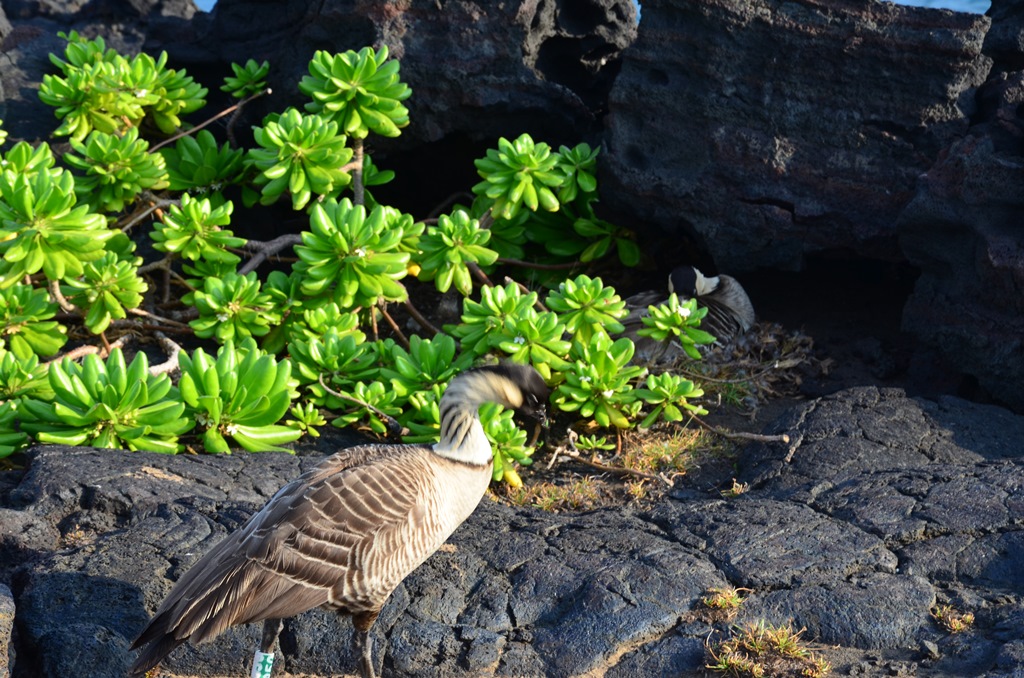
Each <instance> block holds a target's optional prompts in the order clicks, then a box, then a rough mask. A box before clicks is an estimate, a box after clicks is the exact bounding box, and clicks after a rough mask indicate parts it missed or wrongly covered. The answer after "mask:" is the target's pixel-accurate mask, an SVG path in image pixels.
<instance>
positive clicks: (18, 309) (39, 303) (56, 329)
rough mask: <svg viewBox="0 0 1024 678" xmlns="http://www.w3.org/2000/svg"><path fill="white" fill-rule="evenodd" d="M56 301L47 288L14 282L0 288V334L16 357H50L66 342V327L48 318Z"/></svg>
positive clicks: (55, 312) (25, 359) (55, 309)
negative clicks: (51, 297)
mask: <svg viewBox="0 0 1024 678" xmlns="http://www.w3.org/2000/svg"><path fill="white" fill-rule="evenodd" d="M55 315H57V304H55V303H53V302H51V301H50V296H49V295H48V294H47V293H46V290H41V289H37V288H33V287H31V286H30V285H21V284H16V285H14V286H12V287H8V288H6V289H4V288H0V337H2V338H3V340H4V342H6V344H7V346H8V347H9V349H10V352H11V354H13V355H15V356H17V358H18V359H19V360H22V361H30V360H35V359H36V356H44V357H46V356H52V355H54V354H56V353H57V351H59V350H60V348H61V347H62V346H63V345H64V344H65V342H67V340H68V338H67V330H66V329H65V328H64V326H63V325H61V324H59V323H58V322H56V321H54V320H50V319H51V318H53V317H54V316H55Z"/></svg>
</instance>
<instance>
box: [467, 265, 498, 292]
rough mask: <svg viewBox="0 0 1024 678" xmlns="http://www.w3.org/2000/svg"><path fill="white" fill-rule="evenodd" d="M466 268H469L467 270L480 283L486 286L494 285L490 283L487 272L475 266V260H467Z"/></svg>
mask: <svg viewBox="0 0 1024 678" xmlns="http://www.w3.org/2000/svg"><path fill="white" fill-rule="evenodd" d="M466 268H468V269H469V272H470V273H472V274H473V277H475V278H476V279H477V280H479V281H480V283H481V284H483V285H487V286H488V287H494V283H492V282H491V279H490V278H488V277H487V274H486V273H484V272H483V270H482V269H481V268H480V267H479V266H477V263H476V262H475V261H467V262H466Z"/></svg>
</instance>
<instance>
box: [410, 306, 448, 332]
mask: <svg viewBox="0 0 1024 678" xmlns="http://www.w3.org/2000/svg"><path fill="white" fill-rule="evenodd" d="M403 303H404V305H405V310H406V311H408V312H409V315H411V316H412V319H413V320H415V321H416V322H417V323H418V324H419V326H420V327H422V328H423V329H425V330H426V331H427V332H430V333H431V334H432V335H437V334H440V333H441V330H439V329H437V328H436V327H434V326H433V325H432V324H431V323H430V321H429V320H427V319H426V318H425V317H424V316H423V314H422V313H420V310H419V309H418V308H416V307H415V306H414V305H413V303H412V301H411V300H409V299H406V300H405V301H404V302H403Z"/></svg>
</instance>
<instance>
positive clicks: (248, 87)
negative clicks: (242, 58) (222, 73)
mask: <svg viewBox="0 0 1024 678" xmlns="http://www.w3.org/2000/svg"><path fill="white" fill-rule="evenodd" d="M231 70H232V71H233V72H234V76H231V75H229V76H227V77H225V78H224V84H223V85H221V88H220V89H221V91H222V92H227V93H228V94H230V95H231V96H233V97H235V98H236V99H244V98H246V97H249V96H252V95H253V94H256V93H257V92H262V91H263V90H265V89H266V88H267V80H266V77H267V74H268V73H270V63H269V62H267V61H264V62H263V63H261V64H258V63H256V60H255V59H249V60H248V61H246V62H245V65H244V66H240V65H239V64H236V63H232V64H231Z"/></svg>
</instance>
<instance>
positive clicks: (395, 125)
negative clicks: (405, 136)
mask: <svg viewBox="0 0 1024 678" xmlns="http://www.w3.org/2000/svg"><path fill="white" fill-rule="evenodd" d="M398 70H399V64H398V61H397V60H394V59H392V60H390V61H389V60H388V48H387V47H386V46H381V48H380V49H378V50H376V51H374V50H373V49H372V48H370V47H364V48H363V49H361V50H359V51H358V52H354V51H352V50H349V51H347V52H343V53H341V54H329V53H328V52H324V51H317V52H316V53H315V54H314V55H313V59H312V60H311V61H310V62H309V75H306V76H303V78H302V80H301V81H300V82H299V91H301V92H302V93H303V94H305V95H307V96H309V97H310V98H311V99H312V101H311V102H310V103H308V104H306V110H307V111H311V112H313V113H321V114H323V115H324V116H325V117H327V118H328V119H331V120H335V121H337V122H338V124H339V125H340V126H341V130H342V132H344V133H345V134H347V135H349V136H351V137H354V138H356V139H365V138H366V137H367V136H369V133H370V132H373V133H374V134H379V135H381V136H385V137H397V136H398V135H399V134H400V133H401V132H400V131H399V130H400V128H402V127H405V126H406V125H408V124H409V111H408V109H406V107H405V106H403V105H402V104H401V102H402V101H405V100H406V99H408V98H409V97H410V96H411V95H412V90H410V89H409V86H408V85H406V84H405V83H403V82H402V81H401V80H399V78H398Z"/></svg>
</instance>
